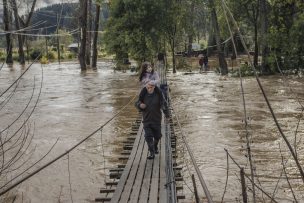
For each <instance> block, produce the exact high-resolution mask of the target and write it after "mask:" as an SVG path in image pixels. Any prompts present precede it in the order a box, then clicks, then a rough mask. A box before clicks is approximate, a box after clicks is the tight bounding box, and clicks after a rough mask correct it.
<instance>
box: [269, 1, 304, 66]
mask: <svg viewBox="0 0 304 203" xmlns="http://www.w3.org/2000/svg"><path fill="white" fill-rule="evenodd" d="M271 7H272V12H271V18H270V28H269V30H270V33H269V38H268V39H269V43H270V47H271V49H272V53H271V55H272V58H274V57H276V58H277V60H278V62H279V65H280V66H281V68H282V69H298V70H299V69H304V65H303V64H304V63H303V62H304V61H303V53H304V33H303V30H304V2H303V1H300V0H290V1H284V0H273V1H272V2H271ZM272 61H273V64H274V65H273V67H274V68H275V67H276V63H275V61H274V60H272Z"/></svg>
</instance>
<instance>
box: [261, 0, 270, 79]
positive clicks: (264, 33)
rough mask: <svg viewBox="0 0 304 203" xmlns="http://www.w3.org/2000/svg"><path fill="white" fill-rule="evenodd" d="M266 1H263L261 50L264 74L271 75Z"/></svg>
mask: <svg viewBox="0 0 304 203" xmlns="http://www.w3.org/2000/svg"><path fill="white" fill-rule="evenodd" d="M266 4H267V3H266V0H261V2H260V6H261V7H260V8H261V50H262V72H263V73H267V72H268V73H269V72H270V67H269V65H268V64H267V57H268V54H269V49H268V43H267V35H268V18H267V5H266Z"/></svg>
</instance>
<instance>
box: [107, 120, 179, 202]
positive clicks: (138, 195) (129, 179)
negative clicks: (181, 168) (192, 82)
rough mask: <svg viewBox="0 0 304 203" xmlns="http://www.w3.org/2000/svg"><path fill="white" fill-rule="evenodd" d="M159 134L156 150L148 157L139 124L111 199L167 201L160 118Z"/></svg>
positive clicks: (141, 126) (113, 200)
mask: <svg viewBox="0 0 304 203" xmlns="http://www.w3.org/2000/svg"><path fill="white" fill-rule="evenodd" d="M162 135H163V137H162V139H161V141H160V144H159V154H158V155H156V156H155V158H154V159H152V160H149V159H147V155H148V147H147V144H146V143H145V138H144V130H143V124H142V123H141V124H140V126H139V129H138V132H137V136H136V139H135V141H134V146H133V148H132V151H131V154H130V157H129V159H128V162H127V164H126V166H125V168H124V171H123V173H122V175H121V177H120V180H119V182H118V185H117V187H116V190H115V192H114V194H113V196H112V198H111V202H112V203H118V202H119V203H127V202H132V203H135V202H141V203H147V202H151V203H158V202H159V203H165V202H167V197H168V194H167V193H168V190H167V189H166V187H165V185H166V182H167V177H166V170H167V169H166V167H168V166H167V164H166V146H165V127H164V121H162ZM170 144H171V143H169V145H170ZM171 178H172V177H171ZM171 178H170V179H171ZM173 178H174V177H173ZM169 192H170V191H169ZM174 194H175V193H174Z"/></svg>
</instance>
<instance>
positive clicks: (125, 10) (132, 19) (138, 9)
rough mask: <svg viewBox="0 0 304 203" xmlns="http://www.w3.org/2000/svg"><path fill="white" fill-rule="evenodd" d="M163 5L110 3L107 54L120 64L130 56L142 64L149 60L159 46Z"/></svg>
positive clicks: (136, 1) (115, 0)
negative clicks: (112, 55)
mask: <svg viewBox="0 0 304 203" xmlns="http://www.w3.org/2000/svg"><path fill="white" fill-rule="evenodd" d="M161 5H162V1H160V0H156V1H152V0H147V1H140V0H126V1H122V0H113V1H111V5H110V8H111V9H110V19H109V21H108V23H107V26H106V32H105V43H106V49H107V51H108V52H110V53H113V54H115V55H116V59H117V60H118V62H119V61H122V60H123V58H126V57H128V56H129V55H130V56H131V57H132V58H134V59H135V60H137V61H139V62H142V61H144V60H149V59H151V58H150V57H151V56H153V55H154V54H155V53H154V52H155V47H157V44H159V29H158V28H159V23H160V22H161V20H162V19H161V16H162V14H161V8H162V7H161Z"/></svg>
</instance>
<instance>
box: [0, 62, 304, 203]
mask: <svg viewBox="0 0 304 203" xmlns="http://www.w3.org/2000/svg"><path fill="white" fill-rule="evenodd" d="M112 66H113V65H112V64H111V63H108V62H102V63H99V64H98V71H96V72H94V71H88V72H87V73H85V74H82V73H80V69H79V65H78V64H76V63H62V64H61V65H58V64H49V65H40V64H34V65H33V66H32V67H31V69H30V70H29V71H28V72H27V73H26V74H25V75H24V76H23V77H22V79H21V80H20V82H19V83H18V86H17V87H16V90H15V91H13V89H14V88H15V86H13V88H12V89H11V90H9V91H8V92H7V93H5V94H4V95H3V96H2V97H1V101H0V102H1V104H0V115H1V117H0V119H1V122H0V129H1V131H2V130H3V129H5V128H7V127H8V126H9V128H8V130H6V131H4V132H1V136H4V137H2V138H1V142H2V141H3V140H4V139H5V137H6V138H8V137H10V136H11V135H12V134H14V132H15V131H16V130H17V129H19V128H20V126H21V125H22V124H23V123H24V122H25V121H27V122H26V123H27V124H26V127H25V128H23V129H24V130H21V131H20V132H19V133H22V132H23V133H24V132H26V131H29V135H30V136H29V137H31V136H32V139H27V140H26V143H28V145H29V147H28V148H26V152H25V153H24V154H23V156H22V157H21V158H20V159H18V161H16V162H14V164H12V165H10V167H9V168H8V169H6V170H5V171H2V172H1V176H0V187H1V186H3V185H4V184H5V183H7V182H8V181H9V180H11V178H13V177H15V176H16V175H17V174H19V173H21V172H23V171H24V170H25V169H26V168H27V167H29V166H31V165H32V164H33V163H35V162H36V161H37V160H39V159H40V158H41V157H43V156H44V155H45V154H46V153H48V151H49V150H50V149H51V148H52V146H53V145H54V143H56V141H57V139H58V141H57V143H56V145H55V146H54V148H53V149H52V151H51V152H50V153H49V154H48V155H47V156H46V157H45V158H44V159H43V160H42V161H41V162H39V163H38V164H36V165H35V166H34V167H33V168H31V169H30V170H28V172H31V171H34V170H35V169H37V168H39V167H40V166H42V165H43V164H45V163H47V162H48V161H50V160H52V159H54V158H55V157H57V156H58V155H60V154H62V153H64V152H65V151H66V150H67V149H69V148H70V147H72V146H74V145H75V144H76V143H77V142H79V141H80V140H81V139H83V138H84V137H86V136H88V135H90V134H91V133H92V132H94V131H95V130H96V129H98V128H99V127H100V126H101V125H103V124H104V123H105V122H106V121H108V120H109V119H110V118H111V117H113V116H114V115H115V114H116V113H117V112H118V111H119V109H120V108H121V107H123V106H124V105H125V104H127V103H128V102H129V101H130V99H132V98H133V97H134V96H135V95H136V94H137V93H138V91H139V90H138V86H139V85H138V82H137V78H138V77H137V76H136V75H135V74H134V73H131V72H126V73H122V72H114V71H113V69H112ZM41 67H42V69H43V74H42V73H41ZM23 70H24V69H22V68H20V67H19V66H18V65H15V66H14V67H12V68H9V67H6V66H5V67H3V69H2V70H1V71H0V84H1V85H0V92H1V93H2V92H3V91H4V90H5V89H6V88H7V87H9V86H10V84H12V82H13V81H14V80H15V79H16V78H17V77H18V76H19V75H20V74H21V73H22V71H23ZM42 75H43V77H42ZM168 80H169V84H170V88H171V97H172V103H173V108H174V110H175V112H176V115H178V116H179V119H180V121H181V125H182V128H183V131H184V133H185V135H186V139H187V140H188V142H189V145H190V146H191V149H192V152H193V154H194V156H195V159H196V162H197V164H198V166H199V168H200V171H201V172H202V174H203V176H204V179H205V180H206V183H207V185H208V186H209V190H210V193H211V195H212V197H213V200H214V201H216V202H220V201H221V198H222V195H223V191H224V187H225V182H226V174H227V169H226V168H227V167H226V162H227V161H226V153H225V151H224V149H227V150H228V151H229V153H231V155H232V156H233V157H234V158H235V160H236V161H237V162H238V163H239V164H240V165H242V166H243V167H244V168H245V171H246V173H247V174H249V163H248V161H247V159H246V155H247V153H246V138H245V131H244V123H243V122H242V121H243V120H244V119H243V117H244V116H243V105H242V100H241V96H240V85H239V79H238V78H229V77H228V78H226V79H223V78H221V77H220V76H218V75H216V74H215V73H212V72H208V73H204V74H188V75H186V74H183V73H177V74H169V77H168ZM261 80H262V83H263V85H264V86H265V90H266V93H267V95H269V99H270V101H271V104H272V106H273V109H274V111H275V113H276V115H277V116H278V120H279V122H280V124H281V125H282V128H283V131H284V133H285V134H286V135H287V137H288V139H289V140H290V141H291V143H292V145H293V143H294V134H295V133H294V132H295V129H296V125H297V122H298V119H299V117H300V113H301V107H300V106H299V104H298V101H297V100H296V99H295V97H294V95H293V94H292V93H291V92H290V90H289V88H288V87H286V86H285V85H284V81H283V79H282V78H281V77H279V76H271V77H265V78H262V79H261ZM41 81H42V88H40V85H41V83H40V82H41ZM288 81H289V82H288V84H289V85H290V87H292V89H293V91H294V93H296V94H297V96H298V97H299V101H300V102H302V103H303V100H304V92H303V87H304V80H303V78H302V79H301V78H300V79H299V78H297V77H290V78H288ZM244 87H245V97H246V106H247V119H248V122H249V132H250V134H249V135H250V141H251V147H252V148H251V150H252V154H253V160H254V166H255V172H256V176H257V177H258V179H256V182H257V184H259V185H260V186H261V187H262V188H263V189H264V190H265V191H266V192H267V193H269V194H271V195H272V194H273V193H275V197H276V199H277V201H278V202H292V201H293V198H292V193H291V191H290V189H289V187H288V184H287V181H286V178H285V176H283V178H281V179H280V181H279V183H278V188H277V190H276V191H275V192H274V189H275V186H276V184H277V182H278V180H279V177H280V174H281V171H282V165H281V155H280V149H279V146H281V150H282V154H283V156H284V158H285V159H287V158H289V157H290V155H289V153H288V151H287V148H286V144H285V143H284V141H283V140H282V138H281V137H280V135H279V133H278V131H277V129H276V127H275V125H274V122H273V120H272V118H271V115H270V113H269V110H267V106H266V104H265V101H264V99H263V98H262V96H261V93H260V90H259V89H258V86H257V84H256V81H255V79H254V78H245V79H244ZM33 90H34V92H33ZM40 90H41V95H40V97H39V100H38V102H37V106H36V107H35V110H34V112H33V114H32V115H31V116H30V119H29V120H27V118H28V117H29V115H30V114H31V110H32V109H33V108H34V106H35V102H36V101H37V98H38V95H39V91H40ZM32 95H33V96H32ZM31 97H32V100H31ZM7 98H10V99H9V100H7V101H8V102H6V103H5V102H2V101H6V100H5V99H7ZM27 104H29V105H28V107H27V108H26V106H27ZM24 109H26V110H25V111H24V113H22V112H23V110H24ZM20 114H21V116H20V118H19V119H17V121H16V122H14V124H13V125H10V124H11V123H12V122H13V121H15V120H16V118H18V116H19V115H20ZM137 115H138V114H137V111H136V109H135V108H134V106H133V103H132V104H131V105H129V106H128V107H127V108H126V109H125V111H123V112H122V114H120V115H119V116H117V117H116V118H115V119H114V120H113V121H111V122H110V123H109V124H108V125H106V126H105V127H104V128H103V130H102V131H98V133H96V134H95V135H93V136H92V137H90V138H89V139H88V140H87V141H86V142H84V143H83V144H82V145H80V146H79V147H78V148H76V149H75V150H74V151H72V152H71V153H70V154H69V156H64V157H63V158H62V159H60V160H59V161H57V162H55V163H54V164H52V165H50V166H49V167H47V168H46V169H44V170H42V171H41V172H39V173H37V174H36V175H35V176H33V177H31V178H30V179H28V180H27V181H25V182H23V183H22V184H20V185H19V186H18V187H16V188H14V189H13V190H11V191H10V192H9V193H7V194H5V195H3V196H2V197H1V198H2V199H0V200H1V202H12V200H13V199H14V197H15V196H16V199H15V202H32V203H40V202H46V203H48V202H50V203H52V202H71V199H73V202H94V200H95V198H96V197H98V196H99V189H100V188H103V187H104V183H105V181H107V180H108V179H109V178H108V176H107V175H108V169H109V168H112V167H115V166H116V165H117V164H118V163H119V161H118V157H119V153H120V151H121V149H122V141H123V140H124V139H125V137H126V136H127V135H128V134H129V132H130V131H131V125H132V122H133V121H135V118H136V117H137ZM176 133H177V135H178V136H179V135H180V133H179V130H178V129H177V126H176ZM301 136H303V121H302V120H300V125H299V128H298V133H297V142H298V145H297V155H298V157H299V159H300V160H301V163H302V165H304V163H303V162H304V158H303V150H304V143H303V140H301ZM14 139H17V138H13V139H12V140H14ZM178 141H179V142H178V160H177V162H178V164H179V165H181V166H184V167H183V170H182V175H183V176H184V181H183V182H182V183H179V184H182V185H183V187H184V190H183V191H182V193H183V194H185V195H186V199H185V200H183V201H182V202H194V196H193V193H192V192H191V191H192V190H193V189H192V188H193V186H192V183H191V178H190V176H191V174H193V173H194V169H193V166H192V164H191V161H190V158H189V156H188V154H187V152H186V150H185V149H184V145H183V143H182V142H181V139H180V138H179V139H178ZM9 143H10V142H8V144H9ZM8 146H9V145H8ZM11 146H12V145H11ZM13 146H14V145H13ZM15 148H18V147H16V146H15ZM15 148H14V149H15ZM14 149H12V150H9V151H7V152H6V153H7V155H8V156H11V155H12V154H14V153H13V151H14ZM183 149H184V150H183ZM22 150H25V147H24V148H23V149H22ZM2 159H3V157H2ZM2 159H1V161H2ZM4 160H5V161H8V160H9V159H8V157H6V156H5V157H4ZM286 171H287V173H288V175H289V176H290V177H291V178H290V182H291V184H292V186H293V189H294V192H295V194H296V197H297V199H298V201H299V202H304V197H303V193H304V192H303V191H304V187H303V183H302V181H301V179H300V178H299V177H298V172H297V169H296V167H295V164H294V161H293V160H292V159H289V160H288V162H287V163H286ZM26 174H27V173H24V174H23V175H22V176H25V175H26ZM228 177H229V178H228V184H227V190H226V193H225V198H224V202H238V201H241V186H240V181H239V169H238V168H237V167H236V165H235V164H234V163H233V162H232V161H231V160H229V170H228ZM16 180H17V179H16ZM16 180H14V181H16ZM14 181H13V182H14ZM196 183H197V184H198V189H199V194H200V196H201V197H202V198H203V196H204V195H203V191H202V189H201V187H200V186H199V181H198V179H197V181H196ZM247 183H248V181H247ZM71 194H72V195H71ZM257 194H258V197H259V198H258V199H257V202H263V198H264V199H265V201H266V202H270V201H269V199H267V197H266V196H265V195H264V196H262V194H261V192H259V191H257ZM248 196H249V198H250V201H252V200H251V198H252V197H251V192H250V190H249V191H248Z"/></svg>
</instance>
